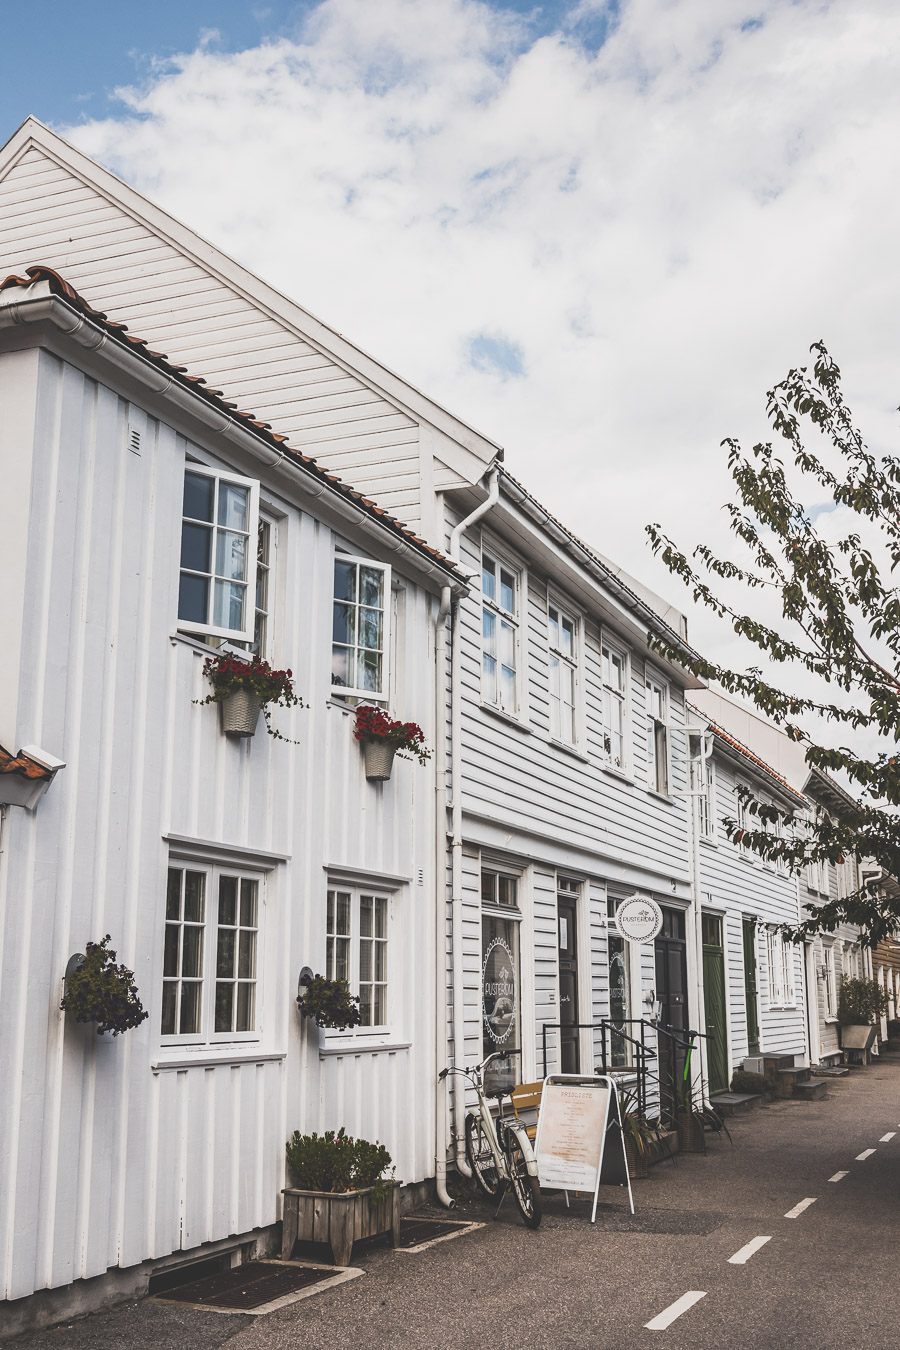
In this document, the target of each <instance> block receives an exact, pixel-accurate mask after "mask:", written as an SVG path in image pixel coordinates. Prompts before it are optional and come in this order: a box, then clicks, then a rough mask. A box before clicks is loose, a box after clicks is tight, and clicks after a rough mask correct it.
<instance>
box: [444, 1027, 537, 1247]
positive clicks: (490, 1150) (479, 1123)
mask: <svg viewBox="0 0 900 1350" xmlns="http://www.w3.org/2000/svg"><path fill="white" fill-rule="evenodd" d="M509 1053H510V1052H503V1051H498V1052H496V1053H495V1054H493V1055H488V1057H487V1059H486V1060H483V1061H482V1063H481V1064H476V1065H475V1067H474V1068H473V1069H442V1070H441V1074H440V1077H441V1078H446V1077H447V1075H448V1074H450V1073H458V1074H461V1075H462V1077H464V1078H466V1079H468V1081H469V1083H470V1085H471V1086H472V1087H473V1088H474V1089H475V1092H476V1095H477V1097H478V1110H477V1111H469V1112H468V1114H467V1115H466V1157H467V1158H468V1160H469V1166H470V1167H471V1169H472V1174H473V1176H474V1177H475V1180H476V1181H477V1183H478V1185H479V1187H480V1188H481V1190H482V1191H483V1192H484V1194H485V1195H486V1196H487V1197H488V1198H489V1199H491V1200H495V1199H497V1198H498V1197H499V1199H500V1202H501V1204H502V1202H503V1197H504V1195H505V1194H506V1191H507V1189H509V1190H511V1191H512V1193H513V1195H514V1196H515V1198H516V1204H517V1205H518V1206H519V1209H520V1210H521V1212H522V1218H523V1219H524V1220H525V1222H526V1223H527V1225H528V1227H529V1228H537V1226H538V1224H539V1223H540V1222H541V1214H542V1208H541V1185H540V1182H539V1181H538V1170H537V1160H536V1158H535V1156H534V1149H533V1148H532V1147H531V1140H530V1139H529V1138H528V1134H527V1132H526V1129H525V1126H524V1125H523V1123H522V1121H521V1120H519V1118H518V1117H517V1116H516V1115H515V1114H504V1111H503V1098H504V1097H507V1096H509V1094H510V1092H511V1091H512V1087H513V1083H512V1078H511V1075H510V1081H509V1083H508V1085H506V1084H504V1083H503V1082H502V1081H501V1079H500V1077H499V1076H498V1077H497V1082H496V1084H495V1085H492V1086H493V1090H492V1091H486V1090H485V1070H486V1069H487V1066H488V1065H489V1064H490V1062H491V1060H494V1059H507V1058H508V1057H509ZM511 1053H512V1054H517V1053H518V1051H512V1052H511ZM491 1099H494V1100H496V1102H497V1115H496V1118H495V1116H494V1114H493V1112H492V1111H491V1105H490V1103H491Z"/></svg>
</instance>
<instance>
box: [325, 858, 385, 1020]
mask: <svg viewBox="0 0 900 1350" xmlns="http://www.w3.org/2000/svg"><path fill="white" fill-rule="evenodd" d="M329 892H333V893H334V894H335V895H337V894H339V893H340V894H344V895H349V896H350V933H349V939H350V962H349V972H348V983H349V985H350V993H351V994H353V995H354V996H357V995H358V994H359V992H360V990H359V973H360V946H361V943H362V942H364V941H369V940H370V939H369V938H368V937H365V938H364V937H363V936H362V934H361V933H360V909H361V901H362V898H363V897H364V896H365V897H369V896H371V897H372V898H373V899H376V900H383V901H384V902H385V913H386V922H385V933H386V936H385V938H384V939H383V941H384V944H385V949H386V951H385V979H384V980H383V981H374V983H379V984H381V983H383V984H384V987H385V1007H386V1011H387V1016H386V1019H385V1021H384V1022H377V1023H373V1024H372V1025H371V1026H358V1027H345V1028H344V1029H343V1030H342V1031H328V1032H326V1039H327V1040H328V1041H329V1042H331V1041H339V1042H343V1041H355V1042H362V1041H367V1040H375V1041H384V1040H387V1039H388V1038H389V1036H390V1034H391V1033H392V1032H393V1031H396V1029H397V1027H398V1025H399V1020H400V1019H399V1017H398V1012H397V1010H398V1008H399V1006H400V998H401V991H400V979H399V970H398V966H397V953H396V946H397V936H396V922H395V910H396V904H397V900H396V892H395V891H394V889H393V888H392V887H388V886H384V885H380V884H379V883H378V882H376V883H374V884H369V883H366V882H363V881H356V880H347V879H346V878H341V877H340V876H329V877H328V881H327V890H326V905H327V897H328V893H329ZM328 936H329V934H328V922H327V908H326V920H325V938H326V955H325V975H326V977H327V978H329V979H330V978H333V976H332V975H331V973H330V970H331V967H330V964H329V959H328V951H327V939H328ZM381 940H382V939H373V942H374V941H381ZM367 983H373V981H367Z"/></svg>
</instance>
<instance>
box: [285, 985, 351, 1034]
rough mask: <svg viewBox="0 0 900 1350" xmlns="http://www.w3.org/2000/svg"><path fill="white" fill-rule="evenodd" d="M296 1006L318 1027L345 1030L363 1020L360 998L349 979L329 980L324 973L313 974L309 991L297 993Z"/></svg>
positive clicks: (307, 988) (307, 987) (307, 989)
mask: <svg viewBox="0 0 900 1350" xmlns="http://www.w3.org/2000/svg"><path fill="white" fill-rule="evenodd" d="M297 1007H298V1008H299V1009H300V1012H301V1013H302V1014H303V1016H304V1017H309V1018H311V1019H312V1020H313V1021H314V1022H315V1024H316V1026H317V1027H327V1028H328V1029H329V1030H330V1031H346V1030H347V1028H348V1027H358V1026H359V1025H360V1022H361V1021H362V1018H361V1016H360V1011H359V998H358V997H357V996H356V995H355V994H351V993H350V986H349V984H348V983H347V981H346V980H328V979H326V978H325V976H324V975H314V976H313V977H312V979H311V980H310V982H309V984H308V985H307V986H306V993H305V994H298V996H297Z"/></svg>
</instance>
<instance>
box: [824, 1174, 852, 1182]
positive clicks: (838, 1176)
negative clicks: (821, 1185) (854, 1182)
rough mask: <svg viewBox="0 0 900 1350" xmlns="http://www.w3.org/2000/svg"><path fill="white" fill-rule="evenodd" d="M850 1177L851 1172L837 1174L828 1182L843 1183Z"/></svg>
mask: <svg viewBox="0 0 900 1350" xmlns="http://www.w3.org/2000/svg"><path fill="white" fill-rule="evenodd" d="M849 1175H850V1173H849V1172H835V1174H834V1176H833V1177H829V1178H828V1180H829V1181H843V1180H844V1177H849Z"/></svg>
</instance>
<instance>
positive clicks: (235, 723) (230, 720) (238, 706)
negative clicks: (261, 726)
mask: <svg viewBox="0 0 900 1350" xmlns="http://www.w3.org/2000/svg"><path fill="white" fill-rule="evenodd" d="M261 707H262V700H261V699H260V698H259V696H258V695H257V694H254V693H253V692H252V691H251V690H249V689H235V691H234V693H232V694H228V695H227V696H226V697H225V698H223V699H220V700H219V720H220V722H221V724H222V730H223V731H224V732H225V735H226V736H252V735H253V733H254V732H255V731H256V723H257V722H258V720H259V710H260V708H261Z"/></svg>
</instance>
